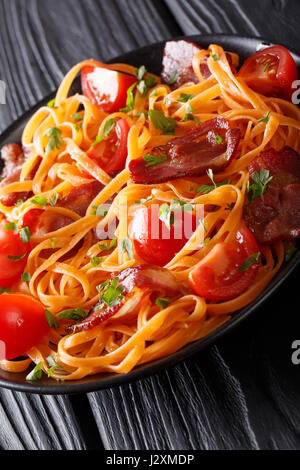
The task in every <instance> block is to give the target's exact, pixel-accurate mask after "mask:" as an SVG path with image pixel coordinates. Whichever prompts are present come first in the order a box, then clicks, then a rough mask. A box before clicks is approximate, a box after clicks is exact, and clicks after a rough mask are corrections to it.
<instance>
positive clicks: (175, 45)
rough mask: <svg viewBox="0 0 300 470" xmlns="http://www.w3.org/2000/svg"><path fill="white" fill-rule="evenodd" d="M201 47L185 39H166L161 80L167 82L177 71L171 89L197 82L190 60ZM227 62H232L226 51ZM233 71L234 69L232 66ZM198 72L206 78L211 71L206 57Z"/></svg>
mask: <svg viewBox="0 0 300 470" xmlns="http://www.w3.org/2000/svg"><path fill="white" fill-rule="evenodd" d="M202 49H203V48H202V47H201V46H199V45H198V44H196V43H194V42H192V41H187V40H185V39H180V40H175V41H167V42H166V45H165V49H164V55H163V61H162V66H163V70H162V73H161V77H162V80H163V81H164V82H165V83H168V81H169V80H170V78H171V76H172V74H173V73H174V72H177V75H176V76H177V79H176V81H175V82H174V83H173V84H172V85H171V88H172V89H176V88H178V87H180V86H182V85H184V84H185V83H188V82H193V83H199V80H198V77H197V75H196V74H195V72H194V69H193V66H192V61H193V57H194V55H195V54H196V53H197V52H198V51H201V50H202ZM226 57H227V60H228V62H229V64H230V65H231V64H232V59H231V55H230V54H228V53H227V52H226ZM232 70H233V71H234V72H235V69H234V68H233V67H232ZM200 72H201V74H202V77H203V78H204V79H206V78H208V77H209V76H210V75H211V73H210V70H209V68H208V65H207V57H204V59H203V60H202V61H201V64H200Z"/></svg>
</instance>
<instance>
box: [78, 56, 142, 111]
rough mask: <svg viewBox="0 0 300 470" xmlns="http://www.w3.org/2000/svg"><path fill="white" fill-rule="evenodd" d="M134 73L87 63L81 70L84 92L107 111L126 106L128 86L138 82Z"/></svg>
mask: <svg viewBox="0 0 300 470" xmlns="http://www.w3.org/2000/svg"><path fill="white" fill-rule="evenodd" d="M136 81H137V79H136V77H134V76H133V75H128V74H126V73H122V72H117V71H115V70H110V69H107V68H104V67H100V66H99V67H94V66H92V65H87V66H86V67H83V69H82V71H81V87H82V91H83V94H84V95H85V96H86V97H87V98H88V99H89V100H90V101H91V103H92V104H93V105H95V106H97V107H98V108H99V109H101V110H102V111H104V112H106V113H113V112H115V111H119V109H121V108H125V106H126V99H127V90H128V88H129V87H130V86H131V85H133V84H134V83H136Z"/></svg>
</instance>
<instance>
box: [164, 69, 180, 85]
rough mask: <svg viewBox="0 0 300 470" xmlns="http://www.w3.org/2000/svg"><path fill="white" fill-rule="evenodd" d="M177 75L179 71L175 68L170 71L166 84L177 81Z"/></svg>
mask: <svg viewBox="0 0 300 470" xmlns="http://www.w3.org/2000/svg"><path fill="white" fill-rule="evenodd" d="M178 77H179V73H178V72H177V70H173V72H172V73H171V75H170V77H169V80H168V81H167V84H168V85H173V84H174V83H175V82H177V80H178Z"/></svg>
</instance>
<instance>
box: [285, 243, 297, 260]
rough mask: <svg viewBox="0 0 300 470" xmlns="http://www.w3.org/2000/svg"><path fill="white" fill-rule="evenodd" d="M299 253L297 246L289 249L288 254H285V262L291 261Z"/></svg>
mask: <svg viewBox="0 0 300 470" xmlns="http://www.w3.org/2000/svg"><path fill="white" fill-rule="evenodd" d="M296 251H297V248H296V247H295V246H293V247H292V248H289V249H288V250H287V251H286V253H285V261H287V262H288V261H290V260H291V259H292V257H293V256H294V254H295V253H296Z"/></svg>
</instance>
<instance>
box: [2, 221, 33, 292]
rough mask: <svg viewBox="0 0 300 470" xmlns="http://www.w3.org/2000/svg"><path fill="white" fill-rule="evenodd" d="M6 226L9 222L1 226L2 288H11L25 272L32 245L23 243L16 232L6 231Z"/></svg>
mask: <svg viewBox="0 0 300 470" xmlns="http://www.w3.org/2000/svg"><path fill="white" fill-rule="evenodd" d="M5 224H8V221H7V220H3V221H2V222H1V224H0V286H1V287H10V286H11V285H12V283H13V282H15V281H17V280H19V279H20V277H21V274H22V273H23V271H24V268H25V266H26V262H27V257H28V253H29V251H30V243H23V242H22V241H21V239H20V236H19V234H15V233H14V230H5V229H4V225H5Z"/></svg>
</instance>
